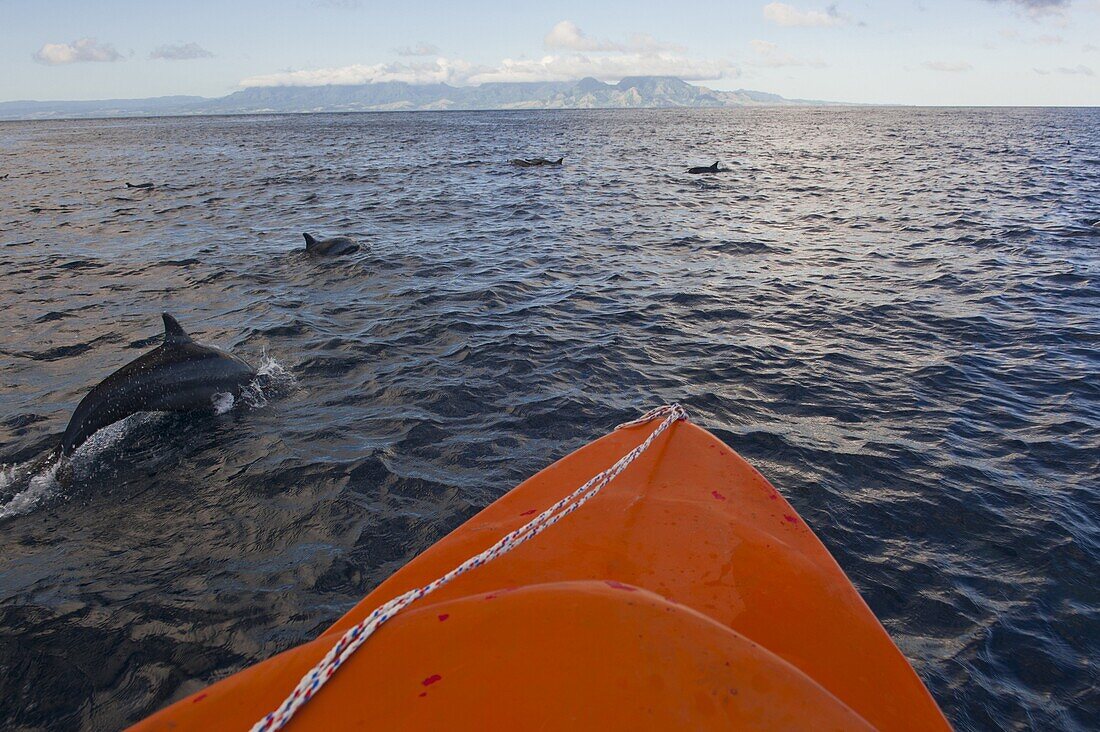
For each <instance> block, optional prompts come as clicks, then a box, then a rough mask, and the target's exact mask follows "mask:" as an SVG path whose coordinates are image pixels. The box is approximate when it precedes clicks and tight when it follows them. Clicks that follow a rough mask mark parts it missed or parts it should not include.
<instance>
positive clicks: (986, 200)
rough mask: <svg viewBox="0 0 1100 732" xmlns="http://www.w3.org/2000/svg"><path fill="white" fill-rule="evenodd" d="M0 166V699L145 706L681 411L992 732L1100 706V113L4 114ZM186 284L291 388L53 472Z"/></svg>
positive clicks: (86, 711) (219, 672) (1080, 726)
mask: <svg viewBox="0 0 1100 732" xmlns="http://www.w3.org/2000/svg"><path fill="white" fill-rule="evenodd" d="M536 155H545V156H546V157H549V158H557V157H558V156H559V155H565V156H566V164H565V166H564V167H562V168H560V169H558V168H554V169H546V168H542V169H539V168H535V169H516V168H513V167H511V166H509V165H508V164H507V161H508V159H510V158H513V157H517V156H536ZM715 159H721V160H722V161H723V162H724V163H725V164H726V165H728V166H729V168H730V172H728V173H725V174H723V175H720V176H714V177H706V178H702V177H696V176H689V175H686V174H684V173H683V172H682V171H683V169H684V168H685V167H687V166H688V165H700V164H704V165H705V164H709V163H711V162H713V161H714V160H715ZM0 172H2V173H7V174H8V175H9V177H8V178H6V179H3V180H0V293H2V298H3V299H2V305H3V307H2V308H0V382H2V386H0V463H4V464H6V465H7V466H8V467H6V468H4V470H3V471H2V472H0V515H2V516H3V518H0V726H2V727H4V728H39V727H47V726H48V727H51V728H56V729H67V728H78V727H83V728H96V729H101V728H106V729H110V728H115V727H119V726H121V725H123V724H125V723H126V722H129V721H133V720H136V719H138V718H140V717H142V716H143V715H146V714H148V713H149V712H152V711H153V710H155V709H158V708H160V707H161V706H163V705H164V704H166V703H168V702H169V701H171V700H173V699H176V698H179V697H180V696H182V695H184V694H187V693H189V692H192V691H194V690H196V689H197V688H199V687H200V686H202V685H204V684H206V683H208V682H210V681H212V680H215V679H218V678H221V677H223V676H225V675H226V674H228V673H230V672H232V671H235V670H237V669H239V668H241V667H243V666H244V665H246V664H248V663H251V662H253V661H256V660H258V659H261V658H265V657H267V656H270V655H272V654H274V653H276V652H278V651H280V650H282V649H285V648H287V647H289V646H291V645H293V644H296V643H298V642H300V641H302V640H305V639H307V638H310V637H311V636H313V635H314V634H316V633H317V632H319V631H320V630H321V629H322V628H324V627H326V626H327V625H328V624H329V623H330V622H332V621H333V620H334V619H335V618H336V617H337V616H338V615H340V614H341V613H342V612H343V611H344V610H346V609H347V608H348V607H349V606H350V605H351V604H352V603H354V602H355V601H356V600H357V599H359V598H360V597H361V596H362V595H363V594H365V593H366V592H367V591H368V590H370V589H371V588H372V587H373V586H375V585H376V584H377V583H378V582H379V581H380V580H381V579H383V578H384V577H386V576H387V575H388V574H389V573H391V572H392V571H393V570H394V569H395V568H396V567H398V566H400V565H401V564H402V563H404V562H406V561H408V560H409V559H410V558H411V557H412V556H414V555H415V554H416V553H418V552H420V551H421V550H423V549H424V548H425V547H427V546H428V545H429V544H431V543H432V542H433V541H435V540H436V539H438V538H439V537H441V536H442V535H443V534H445V533H446V532H447V531H449V530H450V529H452V528H454V527H455V526H457V525H458V524H459V523H460V522H462V521H463V520H464V519H466V518H468V517H469V516H471V515H472V514H473V513H474V512H476V511H477V510H478V509H480V508H481V507H483V506H485V505H486V504H488V503H489V502H491V501H492V500H493V499H494V498H496V497H498V496H499V495H501V494H502V493H503V492H504V491H506V490H507V489H508V488H510V487H511V486H512V485H514V484H515V483H517V482H519V481H520V480H521V479H523V478H524V477H526V476H528V475H530V474H532V473H533V472H535V471H537V470H538V469H540V468H542V467H544V466H545V465H547V464H548V463H550V462H551V461H553V460H554V459H556V458H559V457H561V456H563V455H565V454H566V453H568V452H569V451H570V450H572V449H574V448H576V447H579V446H580V445H582V444H584V443H585V442H588V441H590V440H592V439H594V438H596V437H598V436H600V435H602V434H603V433H605V432H607V431H608V430H610V429H611V428H612V427H613V426H614V425H615V424H616V423H618V422H620V421H623V420H624V419H627V418H630V417H633V416H636V415H637V414H638V413H639V412H640V411H641V410H643V409H645V408H647V407H650V406H653V405H656V404H659V403H662V402H669V401H679V402H682V403H684V404H685V405H686V406H687V407H688V409H689V410H690V411H691V413H692V414H693V416H694V418H695V420H696V421H697V422H699V423H701V424H703V425H705V426H707V427H709V428H711V429H713V430H715V431H716V432H717V433H718V434H719V435H720V436H721V437H722V438H723V439H725V440H726V441H728V442H729V443H730V444H731V445H732V446H733V447H735V448H736V449H737V450H738V451H739V452H741V454H743V455H744V456H745V457H746V458H747V459H749V460H750V461H751V462H753V463H754V464H755V465H756V466H757V467H758V468H760V470H762V471H763V472H764V474H765V475H767V476H768V477H769V478H770V479H771V480H772V481H773V482H774V483H775V484H776V485H777V486H778V487H779V488H780V490H781V491H782V492H783V493H784V494H785V495H786V496H787V497H788V498H789V499H790V500H791V502H792V503H793V504H794V505H795V506H796V507H797V509H798V510H799V511H800V512H801V513H802V515H803V516H804V517H805V518H806V520H807V521H808V522H809V524H810V525H811V526H812V527H813V528H814V530H815V531H816V532H817V533H818V535H819V536H820V537H821V538H822V540H823V541H824V542H825V544H826V545H827V546H828V547H829V548H830V550H831V551H832V552H833V553H834V555H835V556H836V557H837V559H838V561H839V562H840V564H841V565H842V566H843V567H844V569H845V570H846V571H847V572H848V574H849V575H850V576H851V578H852V580H853V581H854V582H855V584H856V586H857V587H858V588H859V590H860V591H861V592H862V593H863V594H864V596H865V597H866V598H867V601H868V602H869V604H870V605H871V607H872V609H873V610H874V611H875V612H876V613H877V614H878V616H879V617H880V618H881V619H882V621H883V623H884V624H885V625H886V627H887V628H888V629H889V631H890V632H891V634H892V635H893V637H894V638H895V639H896V641H897V642H898V644H899V645H900V647H901V648H902V649H903V650H904V652H905V653H906V655H907V656H908V657H909V658H910V659H911V660H912V663H913V665H914V666H915V667H916V669H917V670H918V672H919V673H920V675H921V677H922V678H923V679H924V680H925V682H926V683H927V684H928V686H929V687H930V689H931V690H932V693H933V694H934V695H935V697H936V699H937V700H938V701H939V703H940V704H941V706H942V707H943V709H944V711H945V712H946V714H947V715H948V717H949V718H950V719H951V720H952V722H953V724H955V725H956V726H957V727H958V728H959V729H1052V728H1060V729H1074V730H1085V729H1090V728H1092V727H1093V726H1094V725H1095V723H1096V720H1097V715H1098V709H1100V691H1098V685H1097V671H1096V665H1095V664H1096V658H1098V657H1100V618H1098V613H1100V609H1098V608H1100V589H1098V588H1100V583H1098V581H1097V577H1098V576H1100V526H1098V522H1100V517H1098V514H1100V512H1098V509H1100V496H1098V488H1100V485H1098V483H1100V479H1098V475H1100V378H1098V370H1100V368H1098V367H1100V355H1098V352H1100V349H1098V346H1100V282H1098V276H1100V271H1098V270H1100V255H1098V247H1100V223H1097V222H1098V221H1100V111H1098V110H923V109H862V108H857V109H843V110H835V109H834V110H820V109H754V110H721V111H672V110H665V111H607V112H523V113H469V114H467V113H461V114H460V113H444V114H427V113H425V114H410V115H405V114H381V115H343V116H340V115H333V116H329V115H324V116H298V117H293V116H280V117H247V118H195V119H158V120H137V121H133V120H127V121H79V122H47V123H3V124H0ZM125 181H130V182H134V183H138V182H147V181H148V182H153V183H155V184H156V187H155V188H154V189H152V190H133V189H127V188H125V186H124V182H125ZM303 231H311V232H314V233H321V234H326V235H334V234H349V235H352V236H355V237H357V238H359V239H360V240H361V241H363V242H364V243H365V244H366V245H368V246H366V247H365V248H364V250H363V251H361V252H360V253H359V254H357V255H355V256H353V257H351V258H349V259H346V260H344V261H334V262H328V263H323V262H316V261H310V260H308V259H306V258H305V257H303V256H302V255H301V254H300V253H298V252H296V251H295V250H296V249H297V248H298V247H300V246H301V244H302V241H301V232H303ZM162 310H168V311H170V312H172V313H174V314H175V315H176V316H177V317H178V318H179V320H180V321H181V322H182V323H183V324H184V327H186V328H188V329H189V330H190V331H191V332H192V333H193V334H194V335H196V336H197V337H199V338H200V340H203V341H206V342H210V343H214V344H217V345H220V346H222V347H225V348H228V349H231V350H233V351H234V352H235V353H237V354H239V355H241V356H243V357H245V358H246V359H248V360H250V361H252V362H253V363H256V364H258V363H260V362H264V363H265V364H266V366H265V368H267V369H268V371H269V372H270V373H272V374H274V375H275V376H277V377H278V378H277V382H278V384H277V388H274V389H272V390H270V391H268V392H267V393H265V394H263V395H260V398H257V399H254V400H251V401H247V402H245V400H242V402H241V403H239V404H237V405H236V406H235V407H234V408H233V409H230V410H229V411H227V412H225V413H224V414H220V415H216V416H209V415H206V416H202V415H199V416H186V417H185V416H160V417H147V418H140V419H135V420H130V421H128V422H127V423H125V424H123V425H122V426H120V427H118V428H116V429H115V430H113V431H111V432H110V433H108V434H107V435H106V436H101V438H100V439H97V442H96V444H95V445H93V446H92V447H91V448H89V449H87V450H85V451H83V453H82V454H81V455H80V456H78V459H77V460H76V466H75V472H76V475H75V478H74V480H73V481H72V482H71V483H70V484H69V485H67V486H65V487H62V486H61V485H59V484H58V483H56V482H55V481H51V480H49V478H48V476H46V477H45V478H43V479H40V480H38V481H37V482H35V481H31V482H27V481H25V480H21V479H20V478H19V477H18V475H17V474H18V472H19V469H18V466H20V465H25V464H26V461H28V460H32V459H34V458H35V457H38V456H40V455H42V454H44V453H45V452H46V451H48V450H49V449H50V448H51V447H52V446H53V445H54V444H55V443H56V441H57V439H58V436H59V433H60V432H61V431H62V430H63V429H64V427H65V424H66V422H67V420H68V417H69V414H70V413H71V411H72V409H73V407H74V406H75V405H76V403H77V401H79V399H80V397H81V396H82V395H83V394H84V393H85V392H86V391H87V390H88V389H89V388H90V387H91V386H92V385H94V384H95V383H97V382H98V381H99V380H100V379H102V378H103V377H104V376H106V375H107V374H108V373H110V372H111V371H112V370H114V369H115V368H117V367H118V366H120V365H122V364H124V363H126V362H127V361H129V360H131V359H133V358H134V357H135V356H137V355H138V354H140V353H142V352H144V351H145V350H147V349H148V348H150V347H151V346H152V345H155V343H156V342H157V341H158V339H159V333H160V322H159V313H160V312H161V311H162ZM13 466H15V467H13Z"/></svg>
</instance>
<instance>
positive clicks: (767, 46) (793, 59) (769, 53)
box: [749, 40, 827, 69]
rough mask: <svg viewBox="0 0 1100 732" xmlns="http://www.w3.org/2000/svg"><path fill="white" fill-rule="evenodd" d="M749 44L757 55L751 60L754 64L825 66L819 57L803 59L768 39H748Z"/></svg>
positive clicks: (819, 67) (815, 67) (816, 67)
mask: <svg viewBox="0 0 1100 732" xmlns="http://www.w3.org/2000/svg"><path fill="white" fill-rule="evenodd" d="M749 46H750V47H751V48H752V50H753V53H755V54H756V57H757V60H756V61H755V62H753V65H755V66H770V67H779V66H809V67H810V68H814V69H822V68H825V66H827V64H826V63H825V62H824V61H821V60H820V59H803V58H798V57H797V56H792V55H791V54H789V53H787V52H786V51H783V50H781V49H780V48H779V46H777V45H776V44H774V43H772V42H770V41H761V40H752V41H749Z"/></svg>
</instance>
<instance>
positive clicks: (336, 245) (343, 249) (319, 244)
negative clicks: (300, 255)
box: [302, 234, 359, 256]
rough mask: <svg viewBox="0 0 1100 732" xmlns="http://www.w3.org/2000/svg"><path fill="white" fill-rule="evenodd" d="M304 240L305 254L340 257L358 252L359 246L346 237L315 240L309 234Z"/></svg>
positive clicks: (305, 235)
mask: <svg viewBox="0 0 1100 732" xmlns="http://www.w3.org/2000/svg"><path fill="white" fill-rule="evenodd" d="M302 236H304V237H305V238H306V254H323V255H333V256H336V255H340V254H351V253H352V252H357V251H359V245H358V244H357V243H356V242H355V240H354V239H352V238H350V237H347V236H334V237H332V238H331V239H315V238H314V237H313V236H311V235H309V234H302Z"/></svg>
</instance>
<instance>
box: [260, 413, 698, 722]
mask: <svg viewBox="0 0 1100 732" xmlns="http://www.w3.org/2000/svg"><path fill="white" fill-rule="evenodd" d="M659 418H661V419H663V421H662V422H661V424H659V425H658V426H657V428H656V429H655V430H653V432H651V433H650V434H649V436H648V437H646V438H645V439H644V440H642V442H640V443H639V444H638V446H637V447H635V448H634V449H633V450H631V451H630V452H628V453H627V454H626V455H624V456H622V457H621V458H619V460H618V461H616V462H615V464H614V465H612V466H611V467H610V468H607V469H606V470H604V471H602V472H600V473H597V474H596V475H595V476H593V477H592V478H591V479H590V480H589V481H588V482H587V483H585V484H584V485H582V486H581V487H580V488H578V489H576V490H575V491H573V492H572V493H570V494H569V495H568V496H566V497H565V498H563V499H561V500H560V501H558V502H557V503H555V504H554V505H553V506H551V507H550V508H548V509H546V510H545V511H543V512H542V513H540V514H539V515H537V516H535V517H534V518H533V519H531V520H530V521H528V522H527V523H526V524H524V525H523V526H521V527H519V528H518V529H515V530H514V531H512V532H510V533H508V534H506V535H504V536H503V537H502V538H501V539H500V540H499V541H497V543H495V544H493V545H492V546H491V547H489V548H488V549H486V550H485V551H483V552H481V553H480V554H475V555H474V556H472V557H470V558H469V559H467V560H466V561H464V562H462V563H461V564H459V565H458V566H457V567H455V568H454V569H452V570H451V571H450V572H447V573H446V574H444V575H443V576H442V577H438V578H436V579H434V580H432V581H431V582H429V583H428V584H426V585H424V586H422V587H416V588H414V589H411V590H409V591H408V592H406V593H404V594H402V595H398V596H397V597H395V598H393V599H392V600H390V601H388V602H386V603H383V604H382V605H380V606H378V607H377V608H375V609H374V610H373V611H372V612H371V614H370V615H368V616H367V617H365V618H363V620H361V621H359V622H358V623H356V624H355V625H354V626H352V627H351V628H349V629H348V630H347V631H346V632H345V633H344V634H343V635H342V636H341V637H340V640H339V641H337V642H336V644H335V645H334V646H333V647H332V648H331V649H329V652H328V653H326V654H325V657H324V658H322V659H321V661H320V662H319V663H318V664H317V665H316V666H314V667H313V668H312V669H310V670H309V671H308V672H307V673H306V675H305V676H303V677H302V679H301V681H299V682H298V686H296V687H295V688H294V691H292V692H291V694H290V695H289V696H288V697H287V698H286V699H285V700H284V701H283V703H282V704H280V705H279V707H278V708H277V709H275V710H274V711H273V712H271V713H270V714H268V715H267V716H265V717H264V718H263V719H261V720H260V721H258V722H256V724H254V725H253V726H252V728H251V732H273V731H274V730H279V729H282V728H283V727H284V726H285V725H286V723H287V722H289V721H290V718H291V717H293V716H294V713H295V712H297V711H298V710H299V709H301V707H302V705H303V704H305V703H306V702H307V701H309V700H310V699H311V698H313V695H314V694H316V693H317V691H318V690H319V689H320V688H321V687H322V686H324V685H325V682H327V681H328V680H329V679H330V678H332V675H333V674H334V673H336V670H337V669H338V668H340V666H342V665H343V663H344V662H345V661H347V660H348V659H349V658H351V655H352V654H353V653H355V651H357V650H358V649H359V647H360V646H362V645H363V643H364V642H366V640H367V638H370V636H371V635H372V634H373V633H374V632H375V631H376V630H378V628H379V627H380V626H381V625H382V624H383V623H385V622H386V621H387V620H389V619H391V618H392V617H393V616H394V615H396V614H397V613H399V612H401V611H402V610H403V609H404V608H406V607H408V606H409V605H411V604H412V603H414V602H416V601H417V600H419V599H420V598H422V597H424V596H425V595H428V594H431V593H432V592H435V591H436V590H438V589H439V588H440V587H442V586H443V585H445V584H447V583H448V582H450V581H451V580H453V579H455V578H456V577H458V576H459V575H462V574H465V573H466V572H468V571H469V570H471V569H474V568H475V567H480V566H481V565H483V564H486V563H488V562H491V561H492V560H494V559H496V558H497V557H499V556H501V555H503V554H507V553H508V552H510V551H512V550H513V549H515V548H516V547H517V546H519V545H520V544H522V543H524V542H525V541H527V540H528V539H532V538H534V537H536V536H538V535H539V534H541V533H542V532H543V531H545V530H546V529H548V528H550V527H551V526H553V525H554V524H556V523H557V522H558V521H561V520H562V519H563V518H565V517H566V516H568V515H569V514H571V513H573V511H576V510H577V509H578V508H580V507H581V506H583V505H584V504H585V503H587V502H588V501H589V499H591V498H592V497H593V496H595V495H596V494H597V493H599V492H600V491H601V490H602V489H603V488H604V486H606V485H607V484H608V483H610V482H611V481H612V480H614V479H615V477H616V476H618V475H619V473H621V472H623V471H624V470H626V468H627V466H628V465H630V464H631V463H632V462H634V461H635V460H637V459H638V457H639V456H640V455H641V454H642V453H644V452H645V451H646V450H648V449H649V446H650V445H652V444H653V441H654V440H656V439H657V438H658V437H659V436H660V435H661V434H662V433H663V432H664V431H665V430H667V429H668V428H669V427H671V426H672V425H673V424H675V423H676V422H678V421H680V420H687V419H688V415H687V412H686V411H685V410H684V408H683V407H681V406H680V405H679V404H668V405H665V406H663V407H657V408H656V409H652V410H650V411H648V412H646V413H645V414H643V415H642V416H641V417H639V418H638V419H635V420H632V421H630V422H624V423H622V424H621V425H619V426H618V427H616V428H615V429H617V430H618V429H623V428H625V427H633V426H636V425H640V424H645V423H647V422H652V421H653V420H655V419H659Z"/></svg>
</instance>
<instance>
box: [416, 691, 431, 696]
mask: <svg viewBox="0 0 1100 732" xmlns="http://www.w3.org/2000/svg"><path fill="white" fill-rule="evenodd" d="M427 695H428V692H426V691H422V692H420V693H419V694H417V696H427Z"/></svg>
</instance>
